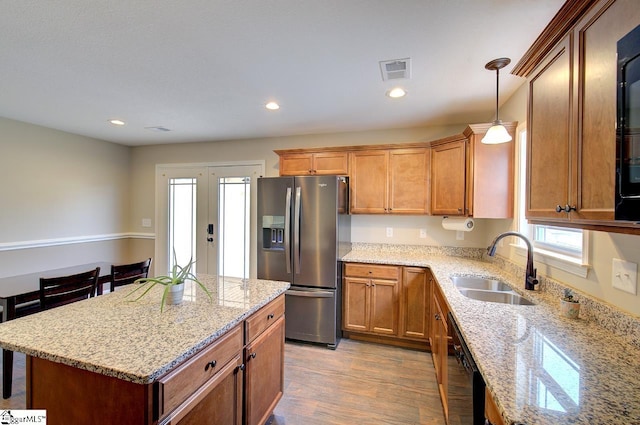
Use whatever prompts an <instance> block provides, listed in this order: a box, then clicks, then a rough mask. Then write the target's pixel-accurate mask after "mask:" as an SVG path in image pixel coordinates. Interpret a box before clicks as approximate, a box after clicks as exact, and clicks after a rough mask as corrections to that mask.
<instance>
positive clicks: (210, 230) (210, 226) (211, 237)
mask: <svg viewBox="0 0 640 425" xmlns="http://www.w3.org/2000/svg"><path fill="white" fill-rule="evenodd" d="M207 235H209V236H208V237H207V242H213V224H212V223H209V225H208V226H207Z"/></svg>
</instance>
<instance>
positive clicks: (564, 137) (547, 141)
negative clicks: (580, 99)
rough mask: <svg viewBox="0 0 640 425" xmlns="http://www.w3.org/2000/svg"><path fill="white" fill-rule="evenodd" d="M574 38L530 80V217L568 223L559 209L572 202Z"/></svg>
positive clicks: (528, 172)
mask: <svg viewBox="0 0 640 425" xmlns="http://www.w3.org/2000/svg"><path fill="white" fill-rule="evenodd" d="M569 40H570V38H569V37H567V38H565V40H564V41H563V42H561V43H560V44H559V45H558V46H557V47H556V48H555V49H554V50H553V51H552V52H551V53H550V54H549V55H548V56H547V59H546V60H545V61H544V62H542V63H541V64H540V65H539V66H538V68H537V69H536V70H535V71H534V72H533V74H532V75H531V77H530V80H529V118H528V123H527V126H528V129H527V138H528V144H527V189H528V192H527V201H526V202H527V211H526V216H527V218H547V219H553V220H567V219H568V214H566V213H558V212H557V211H556V206H558V205H560V206H562V207H564V206H565V205H567V204H568V202H569V198H570V196H569V191H570V186H569V182H570V176H569V158H570V153H571V152H570V148H571V145H572V143H571V137H573V134H572V133H573V131H572V128H571V125H570V123H571V115H570V113H571V110H572V105H571V102H572V98H571V81H572V76H571V52H570V44H569Z"/></svg>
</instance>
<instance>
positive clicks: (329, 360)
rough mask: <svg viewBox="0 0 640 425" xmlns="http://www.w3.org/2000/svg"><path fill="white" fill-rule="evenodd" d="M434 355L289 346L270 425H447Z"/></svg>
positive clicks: (19, 384) (348, 346)
mask: <svg viewBox="0 0 640 425" xmlns="http://www.w3.org/2000/svg"><path fill="white" fill-rule="evenodd" d="M0 400H1V401H0V409H2V410H4V409H24V408H25V406H26V393H25V357H24V355H23V354H20V353H15V354H14V366H13V396H12V397H11V398H10V399H8V400H4V399H0ZM444 423H445V422H444V414H443V411H442V404H441V403H440V396H439V394H438V387H437V384H436V381H435V372H434V369H433V362H432V360H431V354H430V353H425V352H420V351H412V350H406V349H402V348H397V347H389V346H384V345H378V344H371V343H366V342H359V341H354V340H350V339H343V340H342V341H341V342H340V344H339V345H338V348H337V349H336V350H335V351H333V350H329V349H327V348H324V347H322V346H317V345H310V344H302V343H294V342H287V343H286V344H285V389H284V396H283V398H282V400H280V403H278V406H277V407H276V409H275V412H274V415H273V417H272V418H271V422H270V424H271V425H328V424H333V425H335V424H345V425H346V424H349V425H351V424H376V425H379V424H389V425H390V424H394V425H396V424H397V425H400V424H402V425H414V424H416V425H417V424H419V425H443V424H444Z"/></svg>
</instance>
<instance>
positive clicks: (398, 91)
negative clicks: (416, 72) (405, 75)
mask: <svg viewBox="0 0 640 425" xmlns="http://www.w3.org/2000/svg"><path fill="white" fill-rule="evenodd" d="M406 95H407V92H406V91H405V90H404V89H403V88H402V87H394V88H392V89H391V90H389V91H388V92H387V96H389V97H390V98H392V99H398V98H400V97H405V96H406Z"/></svg>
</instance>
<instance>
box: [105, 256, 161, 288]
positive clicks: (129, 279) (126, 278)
mask: <svg viewBox="0 0 640 425" xmlns="http://www.w3.org/2000/svg"><path fill="white" fill-rule="evenodd" d="M149 267H151V258H148V259H146V260H144V261H141V262H139V263H132V264H117V265H111V292H113V291H114V290H115V289H116V287H117V286H122V285H128V284H130V283H133V282H135V281H136V279H140V278H142V277H147V276H148V275H149Z"/></svg>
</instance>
